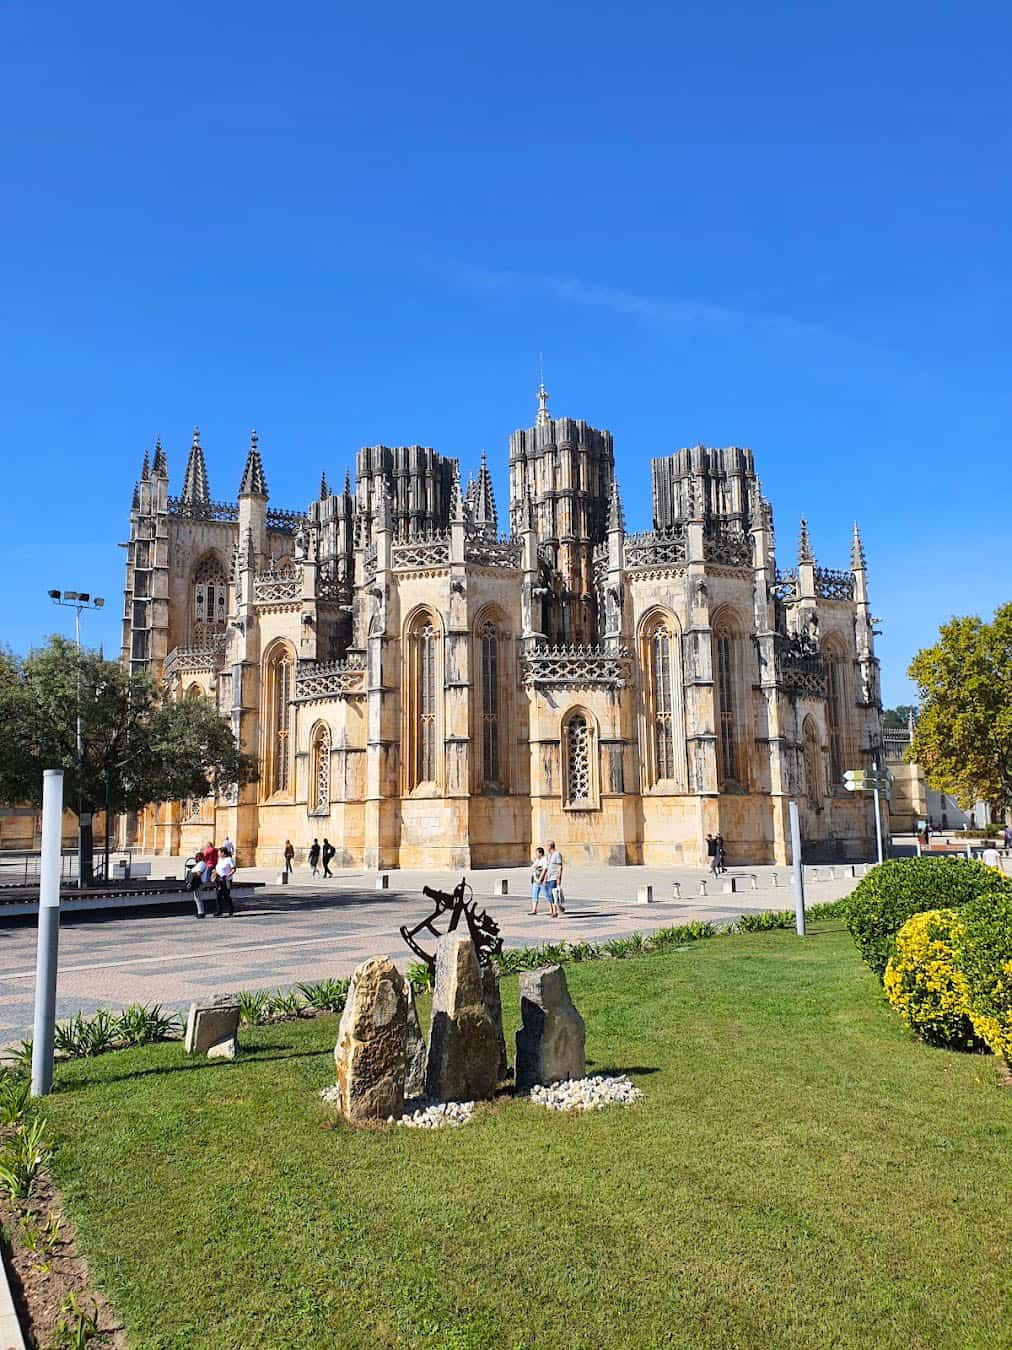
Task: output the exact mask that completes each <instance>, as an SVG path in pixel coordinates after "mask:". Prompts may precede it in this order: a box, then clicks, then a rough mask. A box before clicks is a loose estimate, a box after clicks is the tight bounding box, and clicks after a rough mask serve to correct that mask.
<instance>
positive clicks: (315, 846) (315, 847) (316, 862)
mask: <svg viewBox="0 0 1012 1350" xmlns="http://www.w3.org/2000/svg"><path fill="white" fill-rule="evenodd" d="M308 861H309V866H310V868H311V869H312V875H313V876H314V877H315V876H316V875H317V874H318V873H319V871H320V841H319V839H314V840H313V842H312V843H311V844H310V846H309V858H308Z"/></svg>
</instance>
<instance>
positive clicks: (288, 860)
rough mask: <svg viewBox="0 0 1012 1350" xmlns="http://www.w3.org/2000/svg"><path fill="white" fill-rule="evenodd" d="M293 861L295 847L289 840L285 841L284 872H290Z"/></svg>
mask: <svg viewBox="0 0 1012 1350" xmlns="http://www.w3.org/2000/svg"><path fill="white" fill-rule="evenodd" d="M294 861H295V845H294V844H293V843H292V841H291V840H290V839H286V840H285V871H286V872H291V871H292V863H293V862H294Z"/></svg>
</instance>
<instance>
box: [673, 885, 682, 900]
mask: <svg viewBox="0 0 1012 1350" xmlns="http://www.w3.org/2000/svg"><path fill="white" fill-rule="evenodd" d="M671 898H672V900H681V898H682V883H681V882H680V881H673V882H672V883H671Z"/></svg>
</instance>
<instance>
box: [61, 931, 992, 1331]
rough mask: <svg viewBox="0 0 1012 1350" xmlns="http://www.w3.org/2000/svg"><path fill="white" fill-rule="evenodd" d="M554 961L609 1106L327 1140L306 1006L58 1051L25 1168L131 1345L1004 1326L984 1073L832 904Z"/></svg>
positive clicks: (325, 1023)
mask: <svg viewBox="0 0 1012 1350" xmlns="http://www.w3.org/2000/svg"><path fill="white" fill-rule="evenodd" d="M566 973H567V979H568V981H569V985H570V989H571V990H572V993H573V996H574V999H575V1000H576V1002H577V1005H578V1006H579V1007H580V1009H581V1011H582V1012H583V1014H584V1017H585V1018H586V1020H587V1026H588V1038H587V1049H588V1056H589V1058H590V1060H591V1061H592V1067H593V1069H594V1070H595V1071H602V1070H604V1071H607V1070H612V1071H626V1072H629V1073H630V1075H631V1076H632V1077H633V1079H634V1081H635V1082H636V1083H637V1084H638V1086H639V1087H641V1088H642V1089H643V1091H644V1092H645V1094H646V1095H645V1098H644V1099H643V1101H642V1102H641V1103H639V1104H638V1105H637V1106H635V1107H633V1108H629V1109H620V1108H612V1109H610V1110H607V1111H603V1112H600V1113H598V1114H596V1115H592V1116H583V1117H576V1116H573V1117H570V1116H562V1117H560V1116H559V1115H557V1114H555V1113H549V1112H546V1111H544V1110H543V1109H541V1108H537V1107H534V1106H533V1105H531V1104H530V1103H528V1102H524V1101H516V1102H510V1103H507V1104H505V1105H501V1106H499V1107H497V1108H494V1109H489V1110H488V1111H486V1112H483V1113H482V1114H481V1115H480V1116H479V1118H477V1119H476V1120H475V1121H474V1122H472V1123H471V1124H470V1125H468V1126H466V1127H464V1128H462V1129H459V1130H445V1131H441V1132H438V1133H429V1132H425V1131H414V1130H400V1129H396V1130H395V1129H393V1128H390V1129H378V1130H371V1131H351V1130H350V1129H348V1128H347V1127H345V1126H344V1125H343V1124H340V1123H338V1124H333V1123H332V1117H331V1116H330V1115H329V1114H328V1111H327V1109H326V1108H325V1107H324V1106H323V1105H322V1103H320V1102H319V1100H318V1098H317V1097H316V1093H317V1092H318V1090H319V1088H320V1087H322V1086H324V1085H326V1084H327V1083H329V1082H331V1081H332V1080H333V1061H332V1051H333V1044H334V1040H335V1035H336V1025H337V1020H336V1018H332V1017H323V1018H320V1019H318V1020H315V1021H307V1022H295V1023H286V1024H280V1025H276V1026H270V1027H259V1028H255V1029H250V1030H247V1031H245V1032H244V1033H243V1046H244V1050H245V1053H244V1055H243V1056H242V1057H241V1058H240V1059H239V1060H238V1061H236V1062H235V1063H234V1064H229V1063H225V1062H218V1063H207V1062H206V1061H190V1060H184V1058H183V1055H182V1050H181V1048H180V1047H179V1046H178V1045H157V1046H151V1047H146V1048H143V1049H135V1050H126V1051H122V1052H119V1053H117V1054H114V1055H107V1056H104V1057H102V1058H100V1059H95V1060H88V1061H76V1062H73V1063H69V1064H65V1065H61V1066H60V1068H59V1073H58V1089H59V1090H58V1091H57V1093H56V1094H55V1095H54V1096H53V1097H52V1098H51V1099H50V1103H51V1104H50V1115H51V1119H52V1131H53V1136H54V1139H55V1141H56V1143H57V1145H58V1147H57V1152H56V1155H55V1160H54V1170H55V1173H56V1177H57V1180H58V1182H59V1184H60V1185H61V1186H62V1188H63V1190H64V1196H65V1200H66V1205H67V1209H68V1211H69V1214H70V1216H71V1218H72V1219H73V1220H74V1221H75V1222H76V1224H77V1226H78V1230H79V1238H80V1242H81V1245H82V1248H83V1250H84V1251H85V1253H86V1254H87V1255H88V1257H89V1258H90V1261H91V1264H92V1269H93V1271H94V1273H95V1275H96V1276H97V1278H98V1279H99V1281H100V1282H101V1283H102V1285H103V1286H104V1288H105V1289H106V1291H107V1292H108V1294H109V1296H110V1297H111V1299H112V1300H113V1302H114V1304H115V1306H116V1308H117V1310H118V1311H119V1313H120V1314H121V1316H122V1317H123V1318H124V1320H125V1323H126V1326H127V1329H128V1334H129V1343H130V1345H131V1346H132V1347H184V1346H185V1347H187V1348H188V1350H189V1348H190V1347H203V1346H215V1347H240V1346H243V1347H245V1346H250V1345H256V1346H258V1347H260V1346H265V1347H275V1346H277V1347H282V1346H291V1347H296V1346H298V1347H307V1346H312V1347H315V1346H327V1347H329V1346H340V1345H368V1346H387V1345H391V1346H392V1345H404V1346H439V1347H477V1346H491V1345H495V1346H499V1345H503V1346H513V1347H518V1346H538V1347H541V1346H560V1347H561V1346H565V1347H584V1346H586V1347H596V1346H624V1345H644V1346H661V1345H664V1346H707V1347H711V1346H753V1345H756V1346H763V1347H764V1348H765V1347H779V1346H788V1345H790V1346H797V1345H811V1346H819V1347H824V1346H830V1345H833V1346H840V1345H863V1346H871V1345H874V1346H876V1347H879V1346H903V1347H916V1346H924V1347H927V1346H931V1347H937V1346H952V1347H957V1346H958V1347H967V1346H1006V1347H1007V1346H1008V1345H1009V1344H1010V1333H1009V1325H1008V1320H1007V1308H1008V1299H1009V1295H1010V1292H1012V1288H1010V1274H1009V1272H1010V1269H1012V1259H1010V1257H1012V1253H1010V1250H1009V1242H1008V1231H1009V1230H1008V1175H1009V1174H1008V1165H1009V1156H1010V1151H1012V1149H1010V1145H1012V1093H1010V1092H1009V1091H1008V1089H1007V1088H1004V1087H1002V1086H1001V1085H1000V1075H999V1072H998V1067H997V1064H996V1062H995V1061H994V1060H993V1059H991V1058H988V1057H983V1056H970V1055H958V1054H953V1053H950V1052H946V1051H943V1050H933V1049H929V1048H927V1047H926V1046H923V1045H921V1044H919V1043H918V1042H916V1041H914V1040H912V1039H911V1038H910V1037H909V1036H908V1034H907V1033H906V1032H905V1031H904V1030H903V1029H902V1027H901V1025H900V1023H899V1021H898V1019H897V1018H896V1017H895V1016H894V1015H893V1014H892V1012H891V1011H890V1010H889V1009H888V1007H887V1006H886V1005H885V1003H884V1001H883V998H882V994H881V990H880V988H879V985H878V982H877V981H876V980H875V977H874V976H873V975H872V974H871V972H870V971H868V970H866V969H865V968H864V967H863V966H862V965H861V964H860V961H859V959H858V957H857V955H856V953H855V951H854V948H853V946H852V944H851V942H850V939H849V937H848V936H847V934H846V933H845V932H844V931H842V929H841V928H839V926H838V925H836V924H830V925H827V926H825V927H823V928H822V929H816V930H815V931H814V933H813V934H812V935H811V936H810V937H809V938H807V939H806V940H805V941H803V942H802V941H799V940H798V939H797V938H795V937H794V936H793V935H790V934H786V933H769V934H761V935H751V936H747V937H729V938H726V939H723V940H721V941H718V942H707V943H697V944H694V945H693V946H692V947H690V948H689V949H687V950H685V951H682V952H677V953H672V954H664V955H655V956H645V957H642V958H638V959H637V960H636V961H635V962H626V961H606V962H595V963H590V964H579V965H573V966H570V967H568V968H567V972H566ZM503 995H504V999H503V1002H504V1007H505V1011H506V1016H507V1019H508V1021H509V1022H511V1023H514V1024H515V1017H516V981H515V980H512V979H510V980H504V981H503Z"/></svg>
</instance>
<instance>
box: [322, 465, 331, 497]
mask: <svg viewBox="0 0 1012 1350" xmlns="http://www.w3.org/2000/svg"><path fill="white" fill-rule="evenodd" d="M329 496H330V489H329V488H328V487H327V471H326V469H324V471H323V473H321V474H320V501H321V502H325V501H326V500H327V498H328V497H329Z"/></svg>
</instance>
